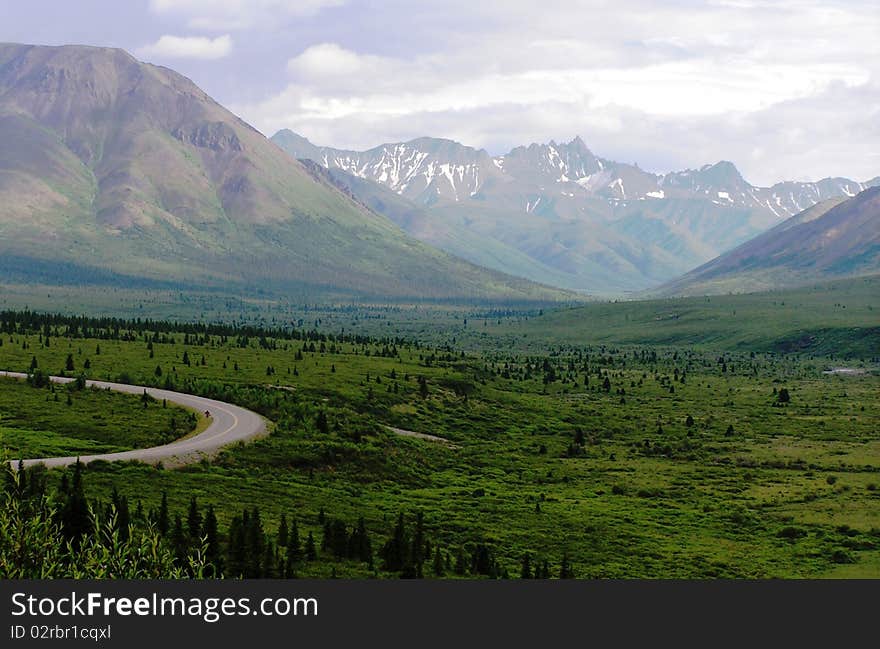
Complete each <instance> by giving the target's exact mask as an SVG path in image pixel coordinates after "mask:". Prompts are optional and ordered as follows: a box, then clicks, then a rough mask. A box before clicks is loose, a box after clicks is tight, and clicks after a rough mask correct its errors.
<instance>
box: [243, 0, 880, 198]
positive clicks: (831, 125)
mask: <svg viewBox="0 0 880 649" xmlns="http://www.w3.org/2000/svg"><path fill="white" fill-rule="evenodd" d="M406 6H407V5H406V4H405V3H403V2H402V0H388V3H387V4H384V3H383V12H382V15H381V16H379V18H381V19H383V20H387V24H383V29H384V30H385V31H384V32H382V33H376V34H372V33H371V34H370V37H369V38H367V37H364V38H362V39H361V40H360V43H361V45H360V46H358V45H356V44H355V43H356V42H357V39H353V38H352V37H351V36H350V35H349V38H348V39H340V40H338V41H337V42H335V43H334V42H325V43H322V44H318V45H312V46H309V47H306V48H304V49H303V50H302V51H301V52H300V53H298V54H297V55H296V56H294V57H293V58H291V59H289V60H288V63H287V70H288V74H289V75H290V79H289V82H288V85H287V87H285V88H283V89H281V90H279V91H278V92H276V93H275V94H274V95H273V96H269V97H266V98H265V99H263V100H262V101H256V102H253V101H252V102H249V103H246V104H241V105H237V106H234V108H235V110H236V112H238V113H239V114H241V115H242V116H244V117H245V118H246V119H248V120H250V121H251V122H253V123H254V124H255V125H256V126H257V127H258V128H260V129H262V130H263V131H264V132H265V133H267V134H271V133H272V132H274V131H275V130H277V129H278V128H282V127H287V128H292V129H293V130H296V131H299V132H301V133H303V134H304V135H306V136H307V137H310V138H311V139H313V140H315V141H316V142H317V143H319V144H330V145H334V146H340V147H345V148H349V147H351V148H365V147H367V146H373V145H376V144H378V143H380V142H385V141H394V140H400V139H409V138H412V137H417V136H421V135H434V136H443V137H452V138H454V139H459V140H461V141H463V142H465V143H466V144H470V145H474V146H483V147H487V148H489V149H490V150H492V151H493V152H501V151H504V150H506V149H509V148H510V147H512V146H514V145H517V144H521V143H528V142H530V141H546V140H548V139H550V138H557V139H560V138H564V137H571V136H573V135H575V134H580V135H582V136H584V137H585V139H587V141H588V144H591V145H592V146H593V147H594V148H595V149H596V150H597V151H598V152H600V153H602V154H604V155H606V156H608V157H611V158H616V159H622V160H624V161H629V162H633V161H638V162H640V163H642V164H643V166H645V167H652V168H654V169H655V170H658V171H662V170H665V169H669V168H676V167H684V166H699V165H701V164H703V163H705V162H712V161H715V160H718V159H722V158H724V159H733V160H734V161H735V162H736V163H737V164H738V165H739V166H740V167H741V168H742V170H743V171H744V173H745V175H746V176H747V177H748V178H749V179H750V180H752V181H753V182H759V183H771V182H773V181H775V180H779V179H781V178H799V177H804V176H809V177H821V176H824V175H835V174H841V175H843V174H848V175H852V176H854V177H856V178H857V179H865V178H867V177H872V176H875V175H877V173H878V172H880V169H875V168H872V167H871V165H876V164H877V162H876V156H872V155H871V154H872V152H875V151H876V150H877V149H880V134H878V127H877V126H873V125H872V123H871V121H870V120H871V119H875V120H876V118H877V116H878V111H880V88H878V80H880V39H877V38H876V35H877V34H878V33H880V14H878V13H876V12H873V13H872V12H866V11H864V7H863V6H860V5H859V4H858V3H855V4H853V3H846V2H837V3H835V2H818V1H812V0H789V1H788V2H763V1H760V0H753V1H751V2H742V1H739V0H734V1H730V0H725V1H723V2H715V3H712V2H683V1H680V2H675V3H662V4H657V3H648V2H647V0H616V1H614V2H611V1H610V0H608V1H603V0H595V1H590V2H576V3H571V2H564V1H563V0H543V1H542V2H541V3H534V2H515V1H514V0H504V1H502V0H483V1H481V2H480V3H473V2H472V0H446V2H445V3H443V4H442V6H440V5H431V7H430V8H429V7H425V8H420V9H419V11H418V12H417V13H418V16H416V18H418V20H415V19H414V18H413V16H412V14H411V12H410V13H408V12H406V11H405V9H406ZM449 16H452V18H448V17H449ZM445 20H448V21H450V22H444V21H445ZM456 21H458V22H456ZM401 30H406V32H405V33H406V35H407V39H406V40H405V41H401V42H405V43H407V44H408V46H407V47H406V48H404V47H402V46H401V45H399V44H398V38H397V35H398V34H401V33H402V32H401ZM419 30H421V31H419ZM420 36H424V38H420ZM389 44H390V45H389ZM395 48H397V49H395ZM823 151H824V152H825V155H823V154H822V152H823Z"/></svg>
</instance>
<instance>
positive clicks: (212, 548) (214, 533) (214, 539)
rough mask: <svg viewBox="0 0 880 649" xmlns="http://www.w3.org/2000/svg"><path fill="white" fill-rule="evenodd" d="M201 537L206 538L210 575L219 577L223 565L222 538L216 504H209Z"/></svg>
mask: <svg viewBox="0 0 880 649" xmlns="http://www.w3.org/2000/svg"><path fill="white" fill-rule="evenodd" d="M201 538H203V539H204V540H205V560H206V562H207V563H208V567H209V571H208V576H209V577H219V576H220V575H221V573H222V569H223V566H222V565H221V564H222V562H221V559H220V540H219V534H218V530H217V516H216V515H215V514H214V506H213V505H208V511H207V513H205V520H204V522H203V523H202V533H201Z"/></svg>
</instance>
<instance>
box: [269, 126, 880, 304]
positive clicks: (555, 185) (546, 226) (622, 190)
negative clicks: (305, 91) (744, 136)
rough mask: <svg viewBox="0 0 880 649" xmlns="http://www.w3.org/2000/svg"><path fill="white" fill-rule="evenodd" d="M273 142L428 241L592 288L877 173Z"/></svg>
mask: <svg viewBox="0 0 880 649" xmlns="http://www.w3.org/2000/svg"><path fill="white" fill-rule="evenodd" d="M272 140H273V141H274V142H276V143H277V144H278V145H279V146H280V147H282V148H283V149H284V150H285V151H287V152H288V153H289V154H290V155H291V156H292V157H295V158H298V159H310V160H313V161H315V162H317V163H319V164H320V165H322V166H324V167H325V168H327V169H328V170H330V172H331V173H332V174H333V176H334V178H336V180H337V183H339V184H341V185H343V186H345V187H347V188H348V189H349V190H350V191H351V192H352V194H353V195H354V196H357V197H358V198H359V199H361V200H362V201H363V202H365V203H366V204H368V205H370V206H371V207H372V208H373V209H376V210H377V211H379V212H382V213H385V214H387V215H388V216H389V218H391V219H392V220H394V221H395V222H396V223H398V224H399V225H400V226H401V227H402V228H404V229H405V230H406V231H407V232H409V233H410V234H412V235H413V236H415V237H417V238H419V239H420V240H422V241H425V242H428V243H431V244H433V245H435V246H437V247H439V248H442V249H444V250H447V251H449V252H451V253H454V254H456V255H459V256H461V257H464V258H465V259H469V260H470V261H472V262H474V263H477V264H480V265H483V266H487V267H490V268H495V269H497V270H501V271H504V272H507V273H511V274H514V275H519V276H522V277H528V278H530V279H534V280H536V281H541V282H546V283H550V284H554V285H557V286H563V287H566V288H571V289H578V290H585V291H591V292H600V293H602V292H605V293H618V292H622V291H640V290H644V289H647V288H651V287H655V286H657V285H658V284H661V283H663V282H668V281H669V280H671V279H673V278H675V277H677V276H680V275H682V274H683V273H685V272H687V271H689V270H690V269H692V268H694V267H695V266H698V265H700V264H703V263H705V262H706V261H708V260H710V259H712V258H714V257H716V256H717V255H719V254H721V253H723V252H725V251H727V250H730V249H732V248H734V247H735V246H737V245H739V244H741V243H743V242H745V241H747V240H749V239H751V238H752V237H754V236H756V235H758V234H760V233H761V232H763V231H765V230H766V229H767V228H769V227H772V226H774V225H776V224H778V223H780V222H781V221H783V220H784V219H786V218H788V217H789V216H792V215H794V214H797V213H799V212H801V211H802V210H804V209H807V208H809V207H812V206H813V205H816V204H817V203H819V202H821V201H825V200H828V199H832V198H839V197H850V196H854V195H856V194H858V193H859V192H861V191H863V190H864V189H866V188H867V187H870V186H876V185H880V177H878V178H874V179H872V180H870V181H868V182H864V183H861V182H856V181H853V180H849V179H846V178H826V179H824V180H821V181H818V182H815V183H808V182H781V183H777V184H776V185H773V186H772V187H766V188H764V187H756V186H753V185H751V184H749V183H748V182H747V181H746V180H745V179H743V177H742V176H741V175H740V173H739V171H738V170H737V169H736V167H735V166H734V165H733V164H732V163H730V162H719V163H716V164H713V165H706V166H704V167H702V168H700V169H697V170H687V171H680V172H673V173H668V174H659V175H658V174H653V173H650V172H647V171H644V170H642V169H640V168H639V167H638V166H636V165H631V164H624V163H619V162H614V161H612V160H607V159H605V158H601V157H598V156H596V155H594V154H593V153H592V152H591V151H590V150H589V149H588V148H587V146H586V144H585V143H584V142H583V140H581V139H580V138H575V139H574V140H572V141H571V142H568V143H562V144H557V143H555V142H550V143H549V144H531V145H529V146H527V147H526V146H521V147H517V148H515V149H513V150H512V151H510V152H509V153H507V154H505V155H501V156H491V155H489V154H488V153H487V152H486V151H483V150H478V149H474V148H471V147H468V146H464V145H462V144H459V143H457V142H453V141H450V140H443V139H437V138H419V139H416V140H412V141H409V142H402V143H394V144H384V145H381V146H378V147H375V148H373V149H370V150H368V151H347V150H341V149H334V148H330V147H319V146H316V145H314V144H312V143H311V142H309V141H308V140H307V139H305V138H303V137H301V136H299V135H297V134H295V133H293V132H291V131H289V130H282V131H279V132H278V133H276V134H275V135H274V136H273V137H272ZM364 181H369V182H364ZM377 188H380V189H377ZM382 190H384V191H382ZM392 194H393V195H394V198H392Z"/></svg>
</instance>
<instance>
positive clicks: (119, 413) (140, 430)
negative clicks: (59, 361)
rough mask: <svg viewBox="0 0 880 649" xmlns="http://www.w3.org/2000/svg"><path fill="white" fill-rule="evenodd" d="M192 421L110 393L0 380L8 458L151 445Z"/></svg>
mask: <svg viewBox="0 0 880 649" xmlns="http://www.w3.org/2000/svg"><path fill="white" fill-rule="evenodd" d="M68 396H69V397H70V402H69V403H68ZM172 419H173V420H174V423H173V425H172ZM194 419H195V416H194V415H193V416H190V414H189V412H187V411H186V410H184V409H183V408H179V407H177V406H173V405H167V406H165V407H163V405H162V404H161V403H159V402H149V403H148V404H147V407H144V404H143V402H142V400H141V399H140V398H138V397H134V396H129V395H123V394H119V393H116V392H109V391H106V390H92V389H88V390H80V391H72V390H70V389H68V388H67V387H62V386H56V385H54V384H53V385H51V386H50V387H48V388H39V389H38V388H34V387H31V386H30V385H28V384H27V383H26V382H25V381H17V380H15V379H7V378H0V448H2V449H5V450H6V453H7V455H8V456H9V457H12V458H32V457H51V456H55V455H77V454H83V455H85V454H96V453H113V452H116V451H125V450H129V449H133V448H145V447H149V446H155V445H157V444H161V443H164V442H166V441H170V440H171V439H174V438H176V437H180V436H182V435H186V434H188V433H189V432H190V430H191V429H193V428H194V425H193V424H194V422H193V421H192V420H194Z"/></svg>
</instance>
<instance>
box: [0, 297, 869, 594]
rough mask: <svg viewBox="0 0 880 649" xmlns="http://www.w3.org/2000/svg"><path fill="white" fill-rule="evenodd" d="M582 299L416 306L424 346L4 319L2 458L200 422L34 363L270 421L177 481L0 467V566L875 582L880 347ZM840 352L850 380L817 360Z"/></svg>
mask: <svg viewBox="0 0 880 649" xmlns="http://www.w3.org/2000/svg"><path fill="white" fill-rule="evenodd" d="M780 301H781V299H780ZM694 304H696V303H694ZM622 306H623V307H626V306H627V305H622ZM697 306H698V305H697ZM772 307H773V305H772V304H769V305H768V304H767V303H766V302H765V301H764V299H763V298H762V299H761V300H760V301H759V303H758V307H755V308H761V309H768V308H772ZM602 308H605V307H602ZM627 308H630V309H631V311H630V313H631V314H632V313H633V311H632V309H633V308H634V307H627ZM639 308H645V307H639ZM701 308H702V307H701ZM744 308H746V307H740V312H742V310H743V309H744ZM584 309H586V311H584V312H582V313H583V314H584V316H583V318H582V319H577V318H576V317H575V314H576V312H562V313H557V314H547V315H546V316H545V315H542V314H541V313H539V312H534V313H525V312H522V313H516V314H503V315H502V314H496V315H497V317H494V316H493V317H492V318H491V323H492V324H491V326H490V325H489V321H490V319H489V317H483V318H480V317H479V315H478V312H477V311H470V312H454V311H452V310H450V311H448V312H447V313H448V314H449V315H448V318H450V319H452V320H455V321H456V325H455V327H456V328H455V329H451V328H450V327H449V326H447V324H446V323H445V322H443V321H440V320H438V321H436V322H435V324H434V325H433V326H434V327H435V330H431V327H432V324H431V318H429V317H427V318H425V319H424V321H423V324H422V326H423V327H424V329H425V332H426V335H424V336H418V335H414V334H412V331H410V333H409V334H407V335H392V334H387V335H383V333H382V332H383V331H384V330H393V329H394V327H393V326H391V325H389V326H384V324H376V323H375V322H373V321H372V320H370V314H371V313H375V311H371V310H369V309H365V310H364V311H363V312H360V313H349V314H348V317H349V318H350V319H357V318H361V319H362V320H364V321H370V322H371V324H372V325H374V326H373V327H371V328H369V330H370V333H369V335H368V334H366V333H355V332H357V331H363V330H364V329H367V328H360V329H359V328H358V327H353V326H351V325H350V323H349V326H340V325H341V321H336V322H335V323H334V326H327V325H323V326H322V323H319V322H314V323H306V322H302V321H299V320H294V321H292V322H290V321H288V322H287V323H285V324H280V323H277V322H276V323H275V324H274V325H273V324H271V323H266V324H264V325H262V326H251V325H244V324H237V325H236V324H231V323H230V324H212V325H206V324H186V323H179V322H178V323H175V322H160V321H148V320H143V319H141V320H120V319H112V318H82V317H73V316H62V315H56V316H49V315H43V314H40V313H33V312H26V311H8V312H4V313H2V314H0V341H2V344H0V369H8V370H12V371H21V372H28V373H29V374H30V379H29V380H28V381H14V380H10V379H0V431H2V435H3V437H2V444H3V445H4V446H5V448H6V455H7V457H8V458H9V459H10V460H16V459H18V458H20V457H34V456H43V455H46V454H47V453H53V454H56V453H57V454H61V453H63V454H71V453H73V454H76V453H82V452H85V451H89V452H93V451H95V450H111V449H113V450H115V449H121V448H133V447H137V446H140V445H142V444H153V443H157V442H161V441H165V440H167V439H170V438H171V437H173V436H177V435H184V434H187V432H189V431H191V430H192V429H193V427H194V426H195V425H196V421H195V419H194V418H193V415H190V414H189V413H188V412H187V411H185V410H182V409H178V408H176V407H174V406H172V405H171V404H163V403H161V402H156V401H152V400H148V399H143V398H142V397H137V396H126V395H119V394H109V393H105V392H101V391H92V390H87V389H78V388H79V387H81V386H78V385H77V383H74V384H72V385H70V386H64V387H62V386H57V385H56V386H53V385H51V384H49V383H48V382H47V381H46V380H45V377H46V375H48V374H60V373H64V374H66V375H68V376H73V377H82V378H94V379H103V380H108V379H109V380H114V381H121V382H128V383H133V384H137V385H145V386H158V387H163V388H168V389H172V390H178V391H182V392H189V393H193V394H199V395H204V396H208V397H211V398H216V399H221V400H225V401H229V402H232V403H235V404H238V405H240V406H243V407H246V408H249V409H252V410H254V411H256V412H258V413H260V414H261V415H263V416H265V417H266V418H267V419H269V420H270V421H271V422H272V433H271V435H269V436H268V437H266V438H264V439H261V440H259V441H256V442H253V443H250V444H247V445H238V446H234V447H230V448H227V449H225V450H224V451H222V452H221V453H220V454H219V455H218V456H217V457H216V458H214V459H213V460H211V461H203V462H201V463H199V464H194V465H190V466H187V467H184V468H181V469H175V470H170V469H165V468H163V467H162V466H155V467H154V466H147V465H144V464H139V463H112V464H111V463H104V462H94V463H91V464H89V465H87V466H74V467H69V468H67V469H55V470H50V471H47V470H45V469H42V468H38V469H34V470H28V471H19V472H13V471H9V472H8V475H7V478H6V482H5V490H4V491H5V495H4V498H5V499H6V502H5V504H4V506H3V507H2V510H0V511H2V513H0V518H2V520H0V570H2V572H3V575H4V576H10V577H12V576H20V577H29V576H32V577H41V576H43V577H47V576H51V577H54V576H64V575H85V574H95V575H97V576H107V577H120V576H134V577H139V576H145V577H146V576H156V575H168V576H197V577H199V576H200V577H213V576H219V575H224V576H226V577H239V576H245V577H334V576H337V577H373V576H378V577H416V578H418V577H443V578H460V577H471V578H476V577H480V578H483V577H485V578H506V577H509V578H520V577H528V578H535V577H537V578H548V577H552V578H567V577H576V578H600V577H614V578H627V577H659V578H682V577H699V578H713V577H725V578H727V577H746V578H770V577H789V578H790V577H817V576H835V577H857V576H862V577H877V576H880V489H878V485H880V403H878V400H877V398H876V397H877V394H878V387H880V377H878V375H877V373H876V369H874V368H876V364H877V362H878V358H877V357H876V354H877V351H876V348H874V349H875V351H874V356H871V354H870V352H869V351H868V352H865V350H866V349H868V350H870V347H871V343H870V340H871V339H870V336H872V335H876V333H871V330H870V329H869V328H868V329H866V328H865V327H863V326H862V327H861V328H860V326H854V327H852V328H851V330H850V334H849V335H850V337H851V338H852V345H851V346H850V347H851V348H850V351H849V352H848V357H847V358H846V359H843V358H839V357H837V358H835V359H834V360H831V359H830V358H829V357H828V354H826V353H823V352H822V350H810V349H809V348H806V349H804V348H803V347H802V346H794V347H785V346H783V347H781V348H777V347H774V346H773V345H772V344H768V343H766V340H755V341H752V342H749V341H748V340H744V341H740V342H738V343H737V344H735V345H731V346H730V347H731V348H732V349H733V350H731V349H724V348H723V347H724V342H723V340H722V342H721V343H720V344H719V345H718V346H713V345H712V344H711V341H702V342H699V343H698V344H690V343H688V342H687V341H686V340H677V341H671V342H667V343H663V342H662V341H657V342H654V343H652V344H635V343H633V342H632V341H631V340H624V342H622V343H615V342H613V341H611V340H605V341H602V342H599V341H594V340H591V335H590V334H589V333H586V332H587V330H589V329H590V327H591V320H590V312H589V309H590V307H584ZM855 311H856V309H853V312H855ZM484 315H485V314H484ZM545 318H546V320H542V319H545ZM731 321H732V322H733V325H732V328H733V327H735V326H736V321H735V320H734V319H733V316H731ZM484 322H485V324H484ZM542 322H547V323H549V324H546V325H544V326H542V325H541V323H542ZM595 322H596V323H597V325H596V327H597V328H598V327H601V326H604V325H602V324H601V322H602V320H601V318H598V317H597V318H596V319H595ZM311 324H314V325H315V326H314V327H312V326H311ZM551 325H552V326H551ZM406 326H410V327H411V328H412V321H410V324H409V325H406ZM633 326H635V325H633ZM579 328H580V329H579ZM441 329H442V331H440V330H441ZM489 329H494V330H495V332H496V333H495V334H490V333H487V332H486V331H485V330H489ZM451 330H452V331H455V332H457V333H455V335H454V336H453V335H450V333H449V332H450V331H451ZM578 331H582V332H584V333H583V334H582V335H580V336H579V335H578ZM628 332H629V330H626V329H623V330H622V332H621V333H622V334H628ZM428 334H430V335H428ZM493 335H494V336H496V337H495V338H493ZM844 335H845V330H844V327H843V325H842V324H841V325H840V326H838V327H837V328H836V329H835V331H834V336H835V337H837V338H842V337H843V336H844ZM864 336H869V338H868V342H867V343H866V342H865V340H864V338H863V337H864ZM452 338H456V342H453V341H452ZM624 338H626V336H624ZM493 341H494V342H493ZM841 364H847V365H848V366H853V367H859V368H861V369H864V370H865V371H864V372H863V373H851V374H826V373H824V372H825V370H827V369H829V368H830V367H836V366H839V365H841ZM80 383H81V382H80ZM105 424H106V425H105ZM391 427H393V428H397V429H402V430H406V431H415V432H419V433H425V434H430V435H434V436H437V437H440V438H443V439H444V440H446V441H445V442H443V441H437V440H430V439H420V438H416V437H408V436H402V435H400V434H397V433H395V432H393V431H392V430H390V428H391ZM27 539H49V540H51V541H43V542H40V543H36V542H33V543H32V542H30V541H28V540H27ZM55 541H57V542H55ZM81 549H82V550H83V551H81ZM100 557H103V559H100ZM100 566H103V567H100ZM108 566H109V567H108Z"/></svg>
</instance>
